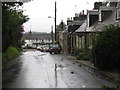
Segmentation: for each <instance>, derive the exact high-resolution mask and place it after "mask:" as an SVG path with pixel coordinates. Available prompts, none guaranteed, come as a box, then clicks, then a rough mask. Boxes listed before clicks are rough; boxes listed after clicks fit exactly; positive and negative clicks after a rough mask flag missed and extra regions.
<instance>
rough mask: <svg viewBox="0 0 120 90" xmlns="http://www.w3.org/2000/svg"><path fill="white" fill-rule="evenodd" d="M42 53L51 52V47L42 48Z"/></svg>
mask: <svg viewBox="0 0 120 90" xmlns="http://www.w3.org/2000/svg"><path fill="white" fill-rule="evenodd" d="M41 52H49V46H43V47H41Z"/></svg>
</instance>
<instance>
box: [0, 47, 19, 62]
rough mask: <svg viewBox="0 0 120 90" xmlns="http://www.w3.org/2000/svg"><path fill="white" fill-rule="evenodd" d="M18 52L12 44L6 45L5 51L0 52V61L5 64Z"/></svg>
mask: <svg viewBox="0 0 120 90" xmlns="http://www.w3.org/2000/svg"><path fill="white" fill-rule="evenodd" d="M19 54H20V52H19V51H18V50H17V49H16V48H14V47H12V46H10V47H8V49H7V50H6V52H5V53H3V54H2V63H3V64H5V63H7V62H9V61H10V60H13V59H14V58H16V57H17V56H18V55H19Z"/></svg>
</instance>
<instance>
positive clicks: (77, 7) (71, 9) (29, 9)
mask: <svg viewBox="0 0 120 90" xmlns="http://www.w3.org/2000/svg"><path fill="white" fill-rule="evenodd" d="M95 1H102V0H56V2H57V24H59V23H60V22H61V20H63V21H64V22H65V23H66V21H67V18H68V17H69V18H70V17H74V16H75V13H79V12H81V11H82V10H85V11H86V10H91V9H93V7H94V2H95ZM54 4H55V0H33V1H32V2H28V3H25V4H24V5H23V9H24V14H25V15H28V16H29V18H30V20H29V21H28V22H26V23H25V24H24V29H25V32H28V31H30V30H31V31H35V32H50V31H51V25H53V26H54V18H48V16H52V17H54V10H55V6H54Z"/></svg>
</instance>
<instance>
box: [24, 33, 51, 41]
mask: <svg viewBox="0 0 120 90" xmlns="http://www.w3.org/2000/svg"><path fill="white" fill-rule="evenodd" d="M23 38H24V39H26V40H28V39H30V40H36V39H39V40H44V39H52V36H51V33H33V34H29V33H25V34H23Z"/></svg>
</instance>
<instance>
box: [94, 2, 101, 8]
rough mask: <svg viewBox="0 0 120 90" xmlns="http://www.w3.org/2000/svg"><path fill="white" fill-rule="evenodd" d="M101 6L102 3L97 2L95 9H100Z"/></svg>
mask: <svg viewBox="0 0 120 90" xmlns="http://www.w3.org/2000/svg"><path fill="white" fill-rule="evenodd" d="M100 6H102V2H95V3H94V9H99V8H100Z"/></svg>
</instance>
